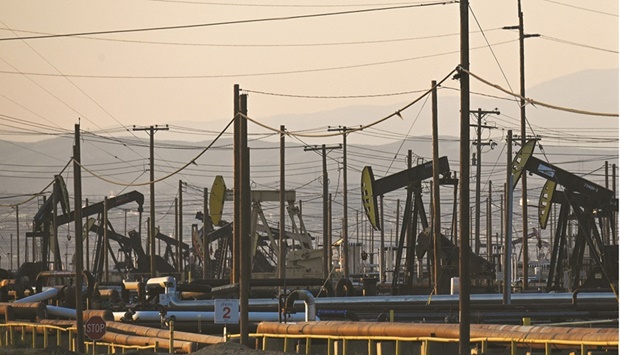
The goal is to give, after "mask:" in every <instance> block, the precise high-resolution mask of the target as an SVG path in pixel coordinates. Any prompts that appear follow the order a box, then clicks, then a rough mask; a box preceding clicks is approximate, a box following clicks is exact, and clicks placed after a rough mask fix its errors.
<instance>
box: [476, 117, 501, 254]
mask: <svg viewBox="0 0 620 355" xmlns="http://www.w3.org/2000/svg"><path fill="white" fill-rule="evenodd" d="M470 113H474V114H476V115H477V123H476V124H475V125H469V126H470V127H476V132H477V136H478V138H477V139H476V155H474V157H473V160H475V161H474V163H475V164H476V220H475V226H476V229H475V231H474V233H475V243H476V246H475V249H474V250H475V252H476V255H480V175H481V174H480V170H481V169H482V149H481V148H482V146H483V145H488V146H491V149H493V147H495V143H494V142H493V141H492V140H490V141H489V142H485V143H482V142H481V141H480V138H481V135H482V129H483V128H488V129H494V128H497V127H494V126H488V125H483V124H482V119H483V118H484V117H486V116H487V115H490V114H494V115H499V111H498V110H497V109H495V110H492V111H485V110H482V109H480V108H479V109H478V110H477V111H470ZM487 248H488V246H487Z"/></svg>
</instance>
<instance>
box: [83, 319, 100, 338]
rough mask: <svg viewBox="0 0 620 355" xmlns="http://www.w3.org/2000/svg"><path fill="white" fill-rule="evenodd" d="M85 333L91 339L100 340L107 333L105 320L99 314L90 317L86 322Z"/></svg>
mask: <svg viewBox="0 0 620 355" xmlns="http://www.w3.org/2000/svg"><path fill="white" fill-rule="evenodd" d="M84 333H85V334H86V336H87V337H89V338H90V339H91V340H99V339H101V338H102V337H103V335H104V334H105V321H104V320H103V318H101V317H99V316H94V317H90V318H88V320H86V322H85V323H84Z"/></svg>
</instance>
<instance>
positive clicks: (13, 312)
mask: <svg viewBox="0 0 620 355" xmlns="http://www.w3.org/2000/svg"><path fill="white" fill-rule="evenodd" d="M0 306H2V307H0V312H2V311H3V312H4V317H5V319H6V320H7V321H15V320H17V319H27V320H29V321H31V322H34V321H36V320H39V319H44V318H47V317H46V314H47V310H46V307H45V304H43V303H41V302H28V303H16V302H12V303H0ZM3 306H6V307H3Z"/></svg>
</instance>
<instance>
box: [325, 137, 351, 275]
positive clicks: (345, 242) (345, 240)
mask: <svg viewBox="0 0 620 355" xmlns="http://www.w3.org/2000/svg"><path fill="white" fill-rule="evenodd" d="M327 130H328V131H329V132H333V131H339V132H342V165H343V172H342V192H343V195H342V204H343V219H342V253H343V254H344V257H343V258H342V260H343V262H342V269H344V270H343V275H344V278H345V279H348V278H349V215H348V213H349V211H348V209H349V205H348V201H347V194H348V192H347V189H348V187H347V133H348V132H349V131H350V130H351V129H349V128H347V127H346V126H344V127H343V126H338V127H328V128H327Z"/></svg>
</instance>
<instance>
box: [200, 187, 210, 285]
mask: <svg viewBox="0 0 620 355" xmlns="http://www.w3.org/2000/svg"><path fill="white" fill-rule="evenodd" d="M202 204H203V207H202V278H203V279H210V278H211V277H210V275H209V273H210V270H211V256H210V254H209V247H208V244H207V243H208V242H207V231H208V230H209V229H210V228H211V224H212V223H211V217H210V216H209V189H207V188H206V187H205V188H204V192H203V194H202Z"/></svg>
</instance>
